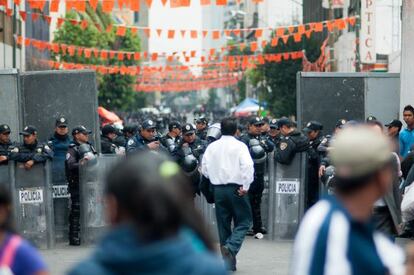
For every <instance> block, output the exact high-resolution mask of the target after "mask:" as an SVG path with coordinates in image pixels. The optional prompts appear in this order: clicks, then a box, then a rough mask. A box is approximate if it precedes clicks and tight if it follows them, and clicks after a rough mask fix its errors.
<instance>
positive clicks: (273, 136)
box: [267, 118, 281, 146]
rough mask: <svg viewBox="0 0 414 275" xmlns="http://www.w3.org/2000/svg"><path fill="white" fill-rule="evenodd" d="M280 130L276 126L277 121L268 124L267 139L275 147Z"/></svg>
mask: <svg viewBox="0 0 414 275" xmlns="http://www.w3.org/2000/svg"><path fill="white" fill-rule="evenodd" d="M280 136H281V135H280V129H279V125H278V124H277V119H275V118H274V119H272V120H270V122H269V132H268V134H267V137H268V138H269V139H270V140H271V141H272V142H273V144H274V145H275V146H277V145H279V141H280Z"/></svg>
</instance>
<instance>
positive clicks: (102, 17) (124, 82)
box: [54, 4, 146, 111]
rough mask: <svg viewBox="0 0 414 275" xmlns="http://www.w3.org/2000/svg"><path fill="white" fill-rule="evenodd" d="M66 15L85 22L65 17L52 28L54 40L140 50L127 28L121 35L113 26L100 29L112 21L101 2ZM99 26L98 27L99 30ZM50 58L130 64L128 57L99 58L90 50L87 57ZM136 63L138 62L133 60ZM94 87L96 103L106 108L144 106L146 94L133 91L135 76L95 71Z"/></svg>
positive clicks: (98, 47)
mask: <svg viewBox="0 0 414 275" xmlns="http://www.w3.org/2000/svg"><path fill="white" fill-rule="evenodd" d="M66 18H68V19H77V20H87V22H88V26H87V27H86V28H84V29H83V28H82V27H81V26H80V25H79V24H75V25H74V24H71V23H70V22H69V21H65V23H64V24H63V25H62V27H61V28H59V29H58V30H57V31H56V32H55V37H54V42H56V43H65V44H67V45H77V46H82V47H88V48H97V49H106V50H120V51H132V52H138V51H140V49H141V47H140V39H139V37H138V36H137V35H136V34H132V33H131V32H130V30H128V31H127V33H126V35H125V36H124V37H120V36H116V35H115V30H112V31H111V32H106V31H100V30H106V29H107V27H108V26H109V25H111V24H113V19H112V18H111V16H110V15H108V14H105V13H103V12H102V9H101V5H98V8H97V9H96V11H95V10H93V9H92V8H91V7H90V6H89V4H88V5H87V9H86V12H85V13H77V12H75V11H69V12H67V14H66ZM99 29H100V30H99ZM54 58H55V59H56V60H59V61H64V62H74V63H82V64H96V65H108V66H116V65H122V64H124V65H127V66H129V65H134V62H135V61H132V60H123V61H119V60H117V56H115V58H112V59H111V58H108V59H107V60H102V59H100V58H96V57H95V56H94V55H93V54H92V55H91V58H87V59H86V58H85V57H84V56H78V55H77V54H75V55H74V56H69V55H63V54H55V55H54ZM135 65H138V64H135ZM97 81H98V90H99V97H98V98H99V104H100V105H101V106H104V107H106V108H108V109H112V110H122V111H127V110H131V109H134V108H139V107H143V106H145V101H146V95H145V94H144V93H137V92H135V91H134V89H135V88H134V84H135V82H136V78H135V77H133V76H130V75H120V74H108V75H101V74H97Z"/></svg>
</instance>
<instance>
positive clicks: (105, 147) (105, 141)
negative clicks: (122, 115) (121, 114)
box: [101, 125, 119, 155]
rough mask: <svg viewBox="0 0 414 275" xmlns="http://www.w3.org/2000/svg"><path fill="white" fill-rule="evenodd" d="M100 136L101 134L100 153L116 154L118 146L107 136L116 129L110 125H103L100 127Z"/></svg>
mask: <svg viewBox="0 0 414 275" xmlns="http://www.w3.org/2000/svg"><path fill="white" fill-rule="evenodd" d="M101 131H102V136H101V151H102V154H109V155H112V154H116V153H117V152H118V150H119V149H118V146H117V145H116V144H115V143H114V142H113V140H112V139H110V138H109V137H108V135H109V134H111V133H114V134H116V133H117V130H116V129H115V127H114V126H112V125H105V126H104V127H102V130H101Z"/></svg>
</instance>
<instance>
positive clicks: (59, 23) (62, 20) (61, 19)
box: [57, 17, 65, 28]
mask: <svg viewBox="0 0 414 275" xmlns="http://www.w3.org/2000/svg"><path fill="white" fill-rule="evenodd" d="M64 22H65V19H64V18H60V17H58V19H57V26H58V28H60V27H61V26H62V24H63V23H64Z"/></svg>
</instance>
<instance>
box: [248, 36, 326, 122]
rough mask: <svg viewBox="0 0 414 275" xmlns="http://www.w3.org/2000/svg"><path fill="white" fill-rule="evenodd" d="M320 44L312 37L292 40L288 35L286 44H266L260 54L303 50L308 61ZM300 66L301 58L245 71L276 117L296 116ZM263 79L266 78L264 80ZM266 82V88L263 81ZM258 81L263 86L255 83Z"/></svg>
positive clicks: (317, 55)
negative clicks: (297, 81)
mask: <svg viewBox="0 0 414 275" xmlns="http://www.w3.org/2000/svg"><path fill="white" fill-rule="evenodd" d="M319 48H320V44H319V43H318V42H316V41H315V40H313V39H310V40H306V39H305V40H304V41H303V42H302V43H295V42H294V41H293V37H290V39H289V40H288V43H286V44H284V43H282V42H281V41H279V43H278V45H277V46H276V47H271V46H269V45H268V46H267V47H266V48H265V49H264V51H263V53H264V54H273V53H284V52H291V51H301V50H305V53H306V56H307V57H308V59H309V60H312V61H313V60H315V59H317V58H318V57H319V55H320V49H319ZM301 69H302V60H301V59H300V60H288V61H282V62H280V63H274V62H272V63H265V64H264V65H259V66H258V67H257V68H256V69H254V70H252V71H251V72H249V73H248V77H249V80H250V81H251V82H252V84H253V86H254V87H256V88H257V89H258V93H259V97H260V99H261V100H264V101H266V102H267V104H268V108H269V111H270V113H271V114H272V115H274V116H276V117H280V116H290V115H296V75H297V73H298V72H299V71H301ZM264 80H265V81H264ZM264 82H265V83H266V86H268V87H269V88H270V89H268V87H265V86H264V85H263V83H264ZM259 83H261V84H262V85H258V84H259Z"/></svg>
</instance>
